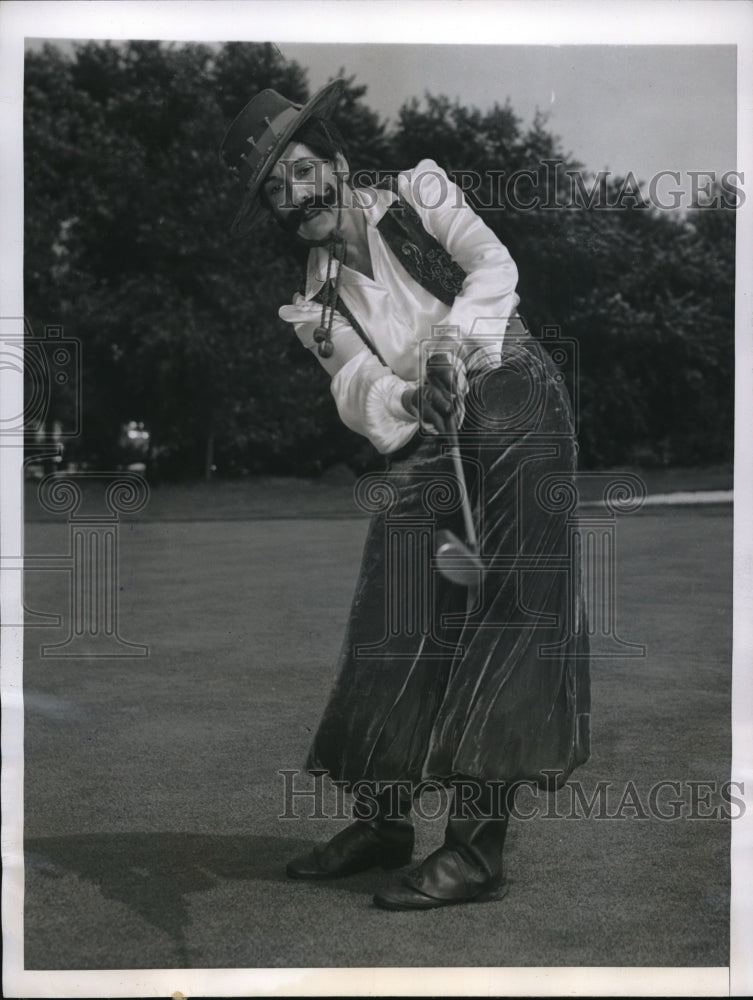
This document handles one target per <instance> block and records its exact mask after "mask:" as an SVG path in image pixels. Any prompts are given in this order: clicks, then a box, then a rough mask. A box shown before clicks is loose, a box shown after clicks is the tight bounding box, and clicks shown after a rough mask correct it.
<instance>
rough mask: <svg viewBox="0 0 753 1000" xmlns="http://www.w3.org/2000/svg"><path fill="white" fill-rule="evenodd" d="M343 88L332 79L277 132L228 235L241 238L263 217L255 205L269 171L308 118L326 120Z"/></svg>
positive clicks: (259, 205)
mask: <svg viewBox="0 0 753 1000" xmlns="http://www.w3.org/2000/svg"><path fill="white" fill-rule="evenodd" d="M344 89H345V81H344V80H342V79H340V80H333V81H332V82H331V83H328V84H326V86H324V87H322V89H321V90H318V91H317V92H316V93H315V94H314V96H313V97H312V98H311V100H310V101H308V102H307V103H306V104H304V105H303V107H302V108H301V110H300V111H299V113H298V115H297V116H296V117H295V118H294V119H293V121H291V122H290V123H289V124H288V126H287V127H286V128H285V129H284V130H283V131H282V132H281V133H280V135H279V137H278V138H277V140H276V141H275V145H274V147H273V148H272V150H271V151H270V153H269V155H268V156H267V159H266V161H265V162H264V164H263V166H262V168H261V170H259V172H258V174H257V176H256V177H255V179H254V181H253V183H252V184H250V185H249V186H248V188H247V189H246V191H245V192H244V195H243V200H242V201H241V204H240V207H239V209H238V211H237V213H236V215H235V218H234V219H233V221H232V224H231V226H230V233H231V235H233V236H244V235H246V234H247V233H248V232H249V231H250V230H251V229H253V227H254V225H255V224H256V223H257V222H258V221H259V218H260V217H261V216H262V215H263V214H264V210H263V208H262V206H261V204H260V202H259V189H260V188H261V186H262V184H263V183H264V181H265V180H266V179H267V176H268V174H269V172H270V170H271V169H272V167H273V166H274V165H275V163H276V162H277V160H278V159H279V157H280V154H281V153H282V151H283V150H284V149H285V147H286V146H287V144H288V143H289V142H290V140H291V138H292V137H293V136H294V135H295V133H296V132H297V131H298V129H299V128H300V127H301V126H302V125H303V124H304V122H306V121H308V119H309V118H312V117H314V116H316V117H319V118H327V117H328V116H329V115H330V114H331V112H332V111H333V110H334V108H335V107H336V105H337V102H338V101H339V99H340V97H341V96H342V93H343V90H344Z"/></svg>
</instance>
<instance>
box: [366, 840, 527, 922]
mask: <svg viewBox="0 0 753 1000" xmlns="http://www.w3.org/2000/svg"><path fill="white" fill-rule="evenodd" d="M508 890H509V886H508V884H507V883H506V882H505V880H504V879H503V878H502V873H501V872H499V873H496V874H493V875H489V874H488V873H487V872H484V871H483V870H482V869H480V868H478V867H476V866H475V865H471V864H469V863H468V861H466V859H465V858H464V857H463V856H462V854H460V853H459V852H458V851H455V850H453V849H452V848H449V847H447V846H443V847H440V848H439V850H437V851H434V853H433V854H430V855H429V857H428V858H427V859H426V860H425V861H424V862H422V863H421V864H420V865H419V866H418V868H414V869H413V870H412V871H409V872H406V873H405V874H404V875H403V876H402V878H401V879H400V881H399V882H397V883H396V884H394V885H392V886H390V887H389V888H387V889H384V890H382V891H381V892H378V893H377V894H376V895H375V896H374V903H375V904H376V905H377V906H379V907H381V908H382V909H384V910H432V909H435V908H436V907H438V906H456V905H457V904H459V903H482V902H489V901H491V900H495V899H503V898H504V897H505V896H506V895H507V893H508Z"/></svg>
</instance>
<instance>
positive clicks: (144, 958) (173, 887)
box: [25, 505, 732, 969]
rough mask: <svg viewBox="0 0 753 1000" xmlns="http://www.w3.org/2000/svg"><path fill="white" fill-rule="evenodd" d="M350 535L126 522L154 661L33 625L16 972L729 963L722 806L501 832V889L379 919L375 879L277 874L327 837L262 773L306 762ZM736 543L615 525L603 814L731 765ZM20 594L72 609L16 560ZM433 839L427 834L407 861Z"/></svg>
mask: <svg viewBox="0 0 753 1000" xmlns="http://www.w3.org/2000/svg"><path fill="white" fill-rule="evenodd" d="M365 530H366V523H365V522H364V521H362V520H346V521H335V520H311V521H305V520H285V521H275V520H263V521H234V522H214V523H211V522H203V523H190V522H186V521H184V522H180V523H178V522H175V523H170V522H159V523H152V524H150V523H141V524H132V525H130V526H128V527H127V528H124V530H123V531H122V532H121V553H122V565H121V586H122V591H121V634H122V635H123V637H124V638H126V639H130V640H133V641H137V642H146V643H148V644H149V645H150V647H151V656H150V658H149V659H148V660H112V661H106V660H83V659H81V660H71V661H65V660H55V659H50V660H40V658H39V656H38V648H39V643H40V642H42V641H46V642H52V641H55V639H59V638H61V637H62V632H61V631H59V630H55V629H50V630H45V631H44V633H43V631H42V630H41V629H36V630H30V631H29V633H28V635H27V663H26V676H25V682H26V689H27V722H26V726H27V728H26V748H27V773H26V838H27V848H28V856H27V883H26V904H27V917H26V966H27V968H29V969H44V968H47V969H50V968H52V969H54V968H68V969H70V968H81V969H107V968H155V967H156V968H168V967H178V968H180V967H188V966H192V967H281V966H289V967H296V966H390V965H398V966H399V965H428V966H431V965H447V966H458V965H494V966H497V965H523V966H526V965H531V966H538V965H555V966H556V965H568V966H569V965H576V966H577V965H602V966H610V965H638V966H641V965H649V966H650V965H679V966H682V965H711V966H723V965H726V964H727V962H728V890H729V886H728V847H729V823H725V822H724V821H722V820H718V819H717V820H700V819H694V820H693V819H686V818H680V819H677V820H666V821H662V820H661V819H658V818H656V817H655V816H651V815H649V816H647V818H640V816H635V815H633V814H632V813H631V811H630V809H629V808H623V810H622V811H623V815H624V818H623V819H610V818H598V817H597V816H596V815H592V816H591V818H590V819H572V818H556V817H555V818H544V817H543V816H541V815H539V817H538V818H537V819H534V820H530V821H525V822H524V821H518V822H514V823H513V824H512V829H511V834H510V837H509V848H508V851H507V859H508V873H509V877H510V879H511V881H512V889H511V892H510V895H509V896H508V897H507V899H506V900H505V901H503V902H502V903H498V904H486V905H483V906H482V905H479V906H466V907H460V908H454V909H447V910H441V911H435V912H432V913H426V914H400V913H397V914H392V913H385V912H382V911H378V910H376V909H374V908H372V907H371V905H370V896H371V893H372V892H373V891H374V889H375V888H377V887H378V886H380V885H382V884H383V882H384V879H385V878H386V877H387V876H385V875H383V874H382V873H378V874H366V875H361V876H357V877H354V878H352V879H348V880H344V881H342V882H339V883H337V884H334V885H331V886H317V885H309V884H301V883H295V882H290V881H288V880H286V878H285V876H284V872H283V869H284V864H285V861H286V859H288V858H289V857H290V856H291V855H294V854H295V853H296V852H298V851H299V850H301V849H302V848H305V847H306V846H307V845H309V844H310V843H312V842H313V841H314V840H318V839H323V838H324V837H325V836H327V835H328V834H329V833H330V832H331V830H332V825H326V826H325V824H324V823H323V822H322V821H317V820H312V819H300V820H297V821H296V820H283V819H278V814H279V813H281V812H282V805H283V803H282V783H281V779H280V776H279V774H278V771H279V770H280V769H281V768H295V767H296V766H298V765H299V764H300V762H301V761H302V758H303V756H304V754H305V751H306V748H307V745H308V741H309V739H310V736H311V732H312V729H313V728H314V727H315V726H316V723H317V720H318V718H319V715H320V712H321V709H322V706H323V703H324V699H325V697H326V694H327V691H328V688H329V684H330V682H331V677H332V670H333V664H334V661H335V657H336V655H337V651H338V646H339V643H340V637H341V634H342V629H343V625H344V622H345V618H346V615H347V610H348V604H349V600H350V596H351V593H352V589H353V585H354V582H355V578H356V573H357V568H358V560H359V554H360V549H361V544H362V541H363V536H364V532H365ZM731 535H732V520H731V508H730V507H729V506H718V505H711V506H705V507H693V508H652V509H651V510H650V511H648V510H644V511H642V512H641V513H639V514H636V515H633V516H630V517H624V518H621V519H620V522H619V527H618V558H619V563H618V575H617V597H618V605H617V615H618V629H619V631H620V634H621V636H622V638H623V639H625V640H626V641H634V642H638V643H644V644H645V645H646V647H647V656H646V657H644V658H637V659H630V658H628V659H617V658H611V659H610V658H607V659H601V660H596V661H595V663H594V667H593V756H592V758H591V761H590V762H589V763H588V764H587V765H586V766H585V767H583V768H581V769H580V770H579V771H578V772H577V777H578V779H579V781H580V782H581V784H582V788H583V790H584V792H585V793H586V794H587V795H588V797H589V798H590V797H591V796H592V795H593V793H594V792H595V791H596V790H597V787H598V783H599V782H600V781H607V782H610V783H611V784H610V786H609V789H608V792H607V794H608V801H607V806H606V811H607V813H610V814H613V813H614V812H615V810H617V809H618V807H619V804H620V800H621V798H622V796H623V795H624V794H625V793H626V789H628V784H629V782H632V783H633V787H634V788H635V789H636V791H637V794H638V798H639V806H640V805H643V806H644V807H645V806H646V804H647V801H648V797H649V793H650V789H651V788H652V787H654V786H655V785H656V783H657V782H659V781H662V780H668V781H676V782H680V783H681V784H680V786H679V792H680V794H679V795H678V796H677V797H678V798H679V800H681V802H682V803H684V805H681V806H678V808H682V809H683V810H685V811H686V812H687V810H688V808H689V807H690V801H689V799H690V794H691V792H690V790H689V787H690V786H688V785H687V784H686V783H687V781H688V780H693V781H696V782H722V781H724V780H726V778H727V776H728V771H729V759H730V732H729V722H728V720H729V709H730V660H731V545H732V539H731ZM27 546H28V551H30V552H32V553H33V552H37V553H41V552H49V551H52V550H54V551H58V552H60V551H64V549H65V546H66V528H65V525H53V524H34V525H30V527H29V529H28V532H27ZM27 603H28V604H29V605H30V606H32V607H34V608H35V609H37V610H60V609H61V608H65V607H66V606H67V594H66V589H65V574H42V573H38V574H29V578H28V586H27ZM694 787H696V788H698V787H701V786H694ZM665 792H666V794H664V793H663V795H662V797H661V799H660V805H661V807H662V808H664V809H665V810H669V811H671V807H670V806H669V805H668V802H669V800H670V799H671V798H672V797H673V795H672V791H671V788H670V789H669V791H668V792H667V790H666V789H665ZM569 795H570V793H569V792H568V791H567V790H566V791H565V792H563V793H560V797H559V799H558V808H559V810H560V812H561V813H563V814H564V815H565V816H566V815H567V814H568V813H569V812H571V811H572V803H571V799H570V798H569ZM427 801H429V802H430V800H427ZM529 805H531V802H530V801H529ZM597 812H598V810H597ZM636 812H638V813H640V810H639V809H637V810H636ZM696 812H698V809H697V810H696ZM335 825H336V824H335ZM440 837H441V830H440V827H439V825H438V824H437V823H431V822H429V821H428V820H425V821H422V822H421V823H420V824H419V846H420V850H421V851H427V850H429V849H431V848H432V847H433V846H434V845H435V844H436V843H437V841H438V840H439V838H440Z"/></svg>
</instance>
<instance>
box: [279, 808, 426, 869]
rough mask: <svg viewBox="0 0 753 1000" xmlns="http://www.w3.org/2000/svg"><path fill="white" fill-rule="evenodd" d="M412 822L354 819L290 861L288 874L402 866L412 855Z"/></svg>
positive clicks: (407, 862) (408, 861)
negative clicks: (322, 841)
mask: <svg viewBox="0 0 753 1000" xmlns="http://www.w3.org/2000/svg"><path fill="white" fill-rule="evenodd" d="M414 836H415V834H414V831H413V825H412V824H411V823H409V822H407V821H405V820H396V821H394V822H392V821H391V822H382V823H379V822H376V821H373V822H364V821H362V820H357V821H356V822H355V823H352V824H351V825H350V826H348V827H346V828H345V829H344V830H342V831H341V832H340V833H338V834H337V835H336V836H334V837H333V838H332V840H330V841H328V842H327V843H326V844H320V845H317V846H316V847H315V848H314V849H313V850H312V851H310V852H309V853H308V854H304V855H303V856H302V857H300V858H295V859H294V860H293V861H291V862H289V863H288V865H287V868H286V869H285V870H286V871H287V874H288V875H289V876H290V878H300V879H330V878H342V877H343V876H344V875H355V874H356V873H357V872H363V871H367V870H368V869H369V868H379V867H381V868H386V869H388V870H390V869H393V868H402V867H403V865H407V864H409V863H410V860H411V856H412V855H413V841H414Z"/></svg>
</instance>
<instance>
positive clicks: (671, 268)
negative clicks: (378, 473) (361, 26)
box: [25, 42, 734, 476]
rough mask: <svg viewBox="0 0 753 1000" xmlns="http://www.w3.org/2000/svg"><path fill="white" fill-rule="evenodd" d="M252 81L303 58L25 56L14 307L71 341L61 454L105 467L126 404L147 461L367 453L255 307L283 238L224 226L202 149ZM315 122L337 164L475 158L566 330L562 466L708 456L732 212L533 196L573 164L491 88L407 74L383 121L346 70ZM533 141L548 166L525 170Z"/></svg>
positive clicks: (283, 294)
mask: <svg viewBox="0 0 753 1000" xmlns="http://www.w3.org/2000/svg"><path fill="white" fill-rule="evenodd" d="M339 75H344V74H343V73H342V72H341V73H340V74H339ZM265 87H273V88H275V89H277V90H279V91H281V92H282V93H285V94H286V95H287V96H289V97H291V98H292V99H294V100H298V101H305V100H306V99H307V97H308V96H309V91H308V85H307V81H306V75H305V72H304V70H303V69H302V68H301V67H300V66H298V65H297V64H295V63H286V62H284V61H283V60H282V58H281V57H280V55H279V53H278V51H277V50H276V49H275V47H274V46H272V45H269V44H263V45H262V44H250V43H232V44H226V45H223V46H219V47H213V46H207V45H181V46H173V45H167V44H164V43H159V42H130V43H127V44H122V45H121V44H111V43H103V44H102V43H88V44H83V45H79V46H77V47H76V49H75V52H74V53H73V55H72V56H64V55H62V54H61V53H60V52H59V51H58V50H57V49H55V48H53V47H50V46H47V47H45V48H44V49H42V50H41V51H39V52H35V53H30V54H29V56H28V58H27V63H26V78H25V177H26V181H25V204H26V248H25V249H26V258H25V260H26V262H25V267H26V272H25V281H26V288H25V292H26V303H27V314H28V317H29V320H30V321H31V324H32V326H33V327H34V328H35V329H37V330H38V329H39V328H41V327H43V326H44V325H45V324H61V325H63V326H64V328H65V332H66V335H67V336H72V337H77V338H79V339H80V341H81V343H82V358H83V362H84V372H83V387H84V413H83V418H84V419H83V428H84V430H83V435H82V437H81V439H80V440H79V441H78V442H77V444H76V449H73V448H71V449H69V453H68V454H69V457H74V458H75V457H78V458H79V459H81V460H86V461H88V462H89V463H92V464H98V465H100V466H107V465H111V464H112V463H113V462H115V461H116V457H117V438H118V434H119V430H120V425H121V424H122V423H123V422H124V421H126V420H129V419H138V420H143V421H144V422H145V423H146V425H147V426H148V427H149V429H150V430H151V432H152V443H153V453H154V460H155V465H156V467H157V468H158V469H159V471H160V472H161V473H162V474H163V475H166V476H167V475H169V476H184V475H185V476H196V475H201V474H208V472H209V470H210V469H211V467H212V466H216V467H217V469H218V470H219V471H220V472H221V473H222V474H226V475H233V474H245V473H253V472H262V471H271V472H278V473H281V472H297V473H315V472H318V471H321V470H322V469H324V468H326V467H327V466H328V465H330V464H333V463H335V462H343V461H345V462H348V463H349V464H351V465H352V466H354V467H363V466H364V465H366V464H368V463H369V462H371V461H372V458H373V456H372V454H371V451H370V448H369V446H368V445H366V444H365V443H364V442H363V440H362V439H360V438H358V437H357V436H356V435H354V434H352V433H351V432H350V431H348V430H347V429H346V428H344V427H343V426H342V424H341V423H340V421H339V419H338V417H337V414H336V412H335V408H334V406H333V404H332V400H331V396H330V394H329V387H328V382H327V378H326V376H325V375H324V374H323V372H322V371H321V370H320V369H319V366H318V365H317V364H316V361H315V360H314V359H313V358H311V357H310V356H309V355H308V353H307V352H305V351H303V350H302V349H301V348H300V347H299V345H298V342H297V340H295V338H294V336H293V335H292V333H291V331H290V329H289V328H288V327H287V325H286V324H284V323H282V322H281V321H280V320H279V319H278V317H277V309H278V307H279V305H280V304H282V303H283V302H285V301H289V298H290V296H291V294H292V292H293V291H294V290H295V288H296V287H297V286H298V283H299V276H300V274H301V272H302V260H301V258H300V256H299V254H298V253H297V252H296V251H295V250H292V249H291V247H290V246H289V245H288V244H287V243H286V241H285V239H284V238H283V237H282V236H281V234H280V233H279V232H278V231H277V229H276V228H275V227H271V226H270V227H267V228H265V229H262V230H260V231H259V232H258V234H257V235H255V236H254V238H253V239H247V240H243V241H238V240H232V239H230V238H229V237H228V235H227V233H228V226H229V222H230V220H231V219H232V217H233V214H234V211H235V207H236V201H237V198H238V191H237V190H236V188H235V185H234V183H233V182H232V180H231V179H230V178H229V177H228V176H226V173H225V171H224V170H223V169H222V167H221V166H220V165H219V162H218V158H217V148H218V145H219V141H220V139H221V137H222V134H223V131H224V128H225V127H226V125H227V123H229V121H230V120H231V119H232V117H233V116H234V115H235V114H236V113H237V111H238V110H239V109H240V107H242V105H243V104H244V103H245V102H246V101H247V100H248V99H249V97H250V96H251V95H252V94H253V93H255V92H256V91H258V90H260V89H263V88H265ZM338 124H340V126H341V127H342V128H343V131H344V133H345V135H346V138H347V140H348V143H349V157H350V164H351V168H352V169H354V170H357V169H359V168H365V169H369V170H385V169H386V170H394V169H399V168H403V167H407V166H412V165H413V164H415V163H416V162H417V161H418V160H419V159H421V158H423V157H426V156H432V157H434V158H435V159H437V160H438V161H439V162H440V163H442V165H444V166H445V167H446V168H447V169H449V170H455V171H456V172H457V173H458V177H459V176H460V174H461V173H468V172H469V171H473V172H475V173H476V174H477V175H478V177H479V178H489V177H492V178H496V180H494V183H493V184H490V185H489V186H488V188H486V189H485V188H484V187H483V185H480V186H477V187H476V188H475V189H469V190H468V197H469V199H470V200H471V202H472V203H473V204H474V205H475V207H476V208H477V210H478V211H479V212H480V214H481V215H482V216H483V217H484V219H485V221H486V222H487V223H488V224H489V225H490V226H491V227H492V228H493V229H494V231H495V232H496V233H497V234H498V235H499V236H500V238H501V239H502V240H503V242H505V243H506V245H507V246H508V247H509V248H510V251H511V253H512V255H513V257H514V259H515V260H516V262H517V264H518V267H519V271H520V275H521V281H520V287H519V292H520V295H521V311H522V312H523V314H524V315H525V316H526V318H527V319H528V321H529V324H530V325H531V327H532V329H534V330H536V329H538V328H539V327H540V326H541V325H542V324H544V323H549V324H552V323H558V324H560V325H561V327H562V329H563V334H564V335H565V336H573V337H576V338H577V339H578V341H579V344H580V359H581V360H580V369H579V371H580V387H581V448H582V455H583V458H584V461H585V463H586V464H591V465H595V464H599V463H616V462H622V461H630V460H635V459H640V460H642V461H662V462H702V461H709V460H713V461H718V460H721V459H725V458H728V457H729V455H730V451H731V441H732V433H731V428H732V420H733V411H732V373H733V334H732V331H733V316H734V215H733V213H732V212H730V211H729V210H724V209H719V210H712V209H697V210H696V211H695V212H691V213H689V215H688V217H687V218H686V219H680V220H677V219H668V218H667V217H665V216H660V215H658V214H656V213H654V212H652V211H649V210H641V209H636V210H632V211H631V210H623V211H616V210H615V211H604V210H601V209H599V208H598V207H593V206H592V207H590V208H589V207H572V208H560V209H557V210H552V207H551V205H552V204H553V203H554V202H555V201H556V200H557V199H559V201H560V202H561V201H562V199H563V198H564V197H565V195H566V194H567V189H568V179H567V176H566V170H567V169H572V170H575V169H577V168H578V167H579V164H577V162H576V161H575V160H573V159H572V158H568V157H566V156H564V155H563V153H562V151H561V148H560V145H559V140H558V139H557V138H556V137H555V136H553V135H551V134H550V133H549V132H548V131H547V128H546V121H545V119H544V118H543V117H541V116H538V117H537V118H536V120H535V121H534V122H533V124H532V125H531V126H530V127H529V128H528V129H527V130H525V131H524V130H523V129H522V127H521V122H520V120H519V119H518V118H517V117H516V116H515V114H514V113H513V110H512V108H511V107H510V106H509V103H508V104H505V105H499V104H498V105H495V106H494V107H493V108H492V109H491V110H490V111H488V112H486V113H482V112H480V111H478V110H477V109H474V108H466V107H463V106H461V105H459V104H458V103H452V102H450V101H449V100H448V99H447V98H445V97H441V96H439V97H435V96H431V95H427V96H426V98H425V100H424V102H423V103H421V102H419V101H417V100H414V101H411V102H409V103H408V104H406V105H405V106H404V107H403V108H402V110H401V112H400V115H399V118H398V121H397V123H396V126H395V128H394V130H393V131H392V132H391V133H389V134H388V133H387V131H386V129H385V126H384V124H383V123H382V122H380V120H379V118H378V116H377V115H376V114H375V113H374V112H373V111H372V110H371V109H370V108H369V107H368V105H367V104H366V102H365V88H364V87H362V86H358V85H356V84H355V82H354V78H352V77H351V78H350V79H348V81H347V87H346V93H345V97H344V99H343V102H342V105H341V107H340V109H339V111H338ZM554 161H558V162H559V163H560V164H561V169H560V170H558V171H557V172H555V173H554V174H552V172H551V171H550V172H549V173H546V171H544V172H543V173H542V164H545V163H546V162H554ZM526 171H528V174H526V173H525V172H526ZM515 177H517V178H518V181H519V182H520V183H518V184H517V186H516V187H511V185H510V183H509V181H510V178H515ZM542 178H543V179H542ZM526 200H527V201H528V202H532V204H526V205H521V201H526ZM52 416H53V417H54V416H55V415H54V414H52ZM76 450H77V452H78V454H76Z"/></svg>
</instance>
